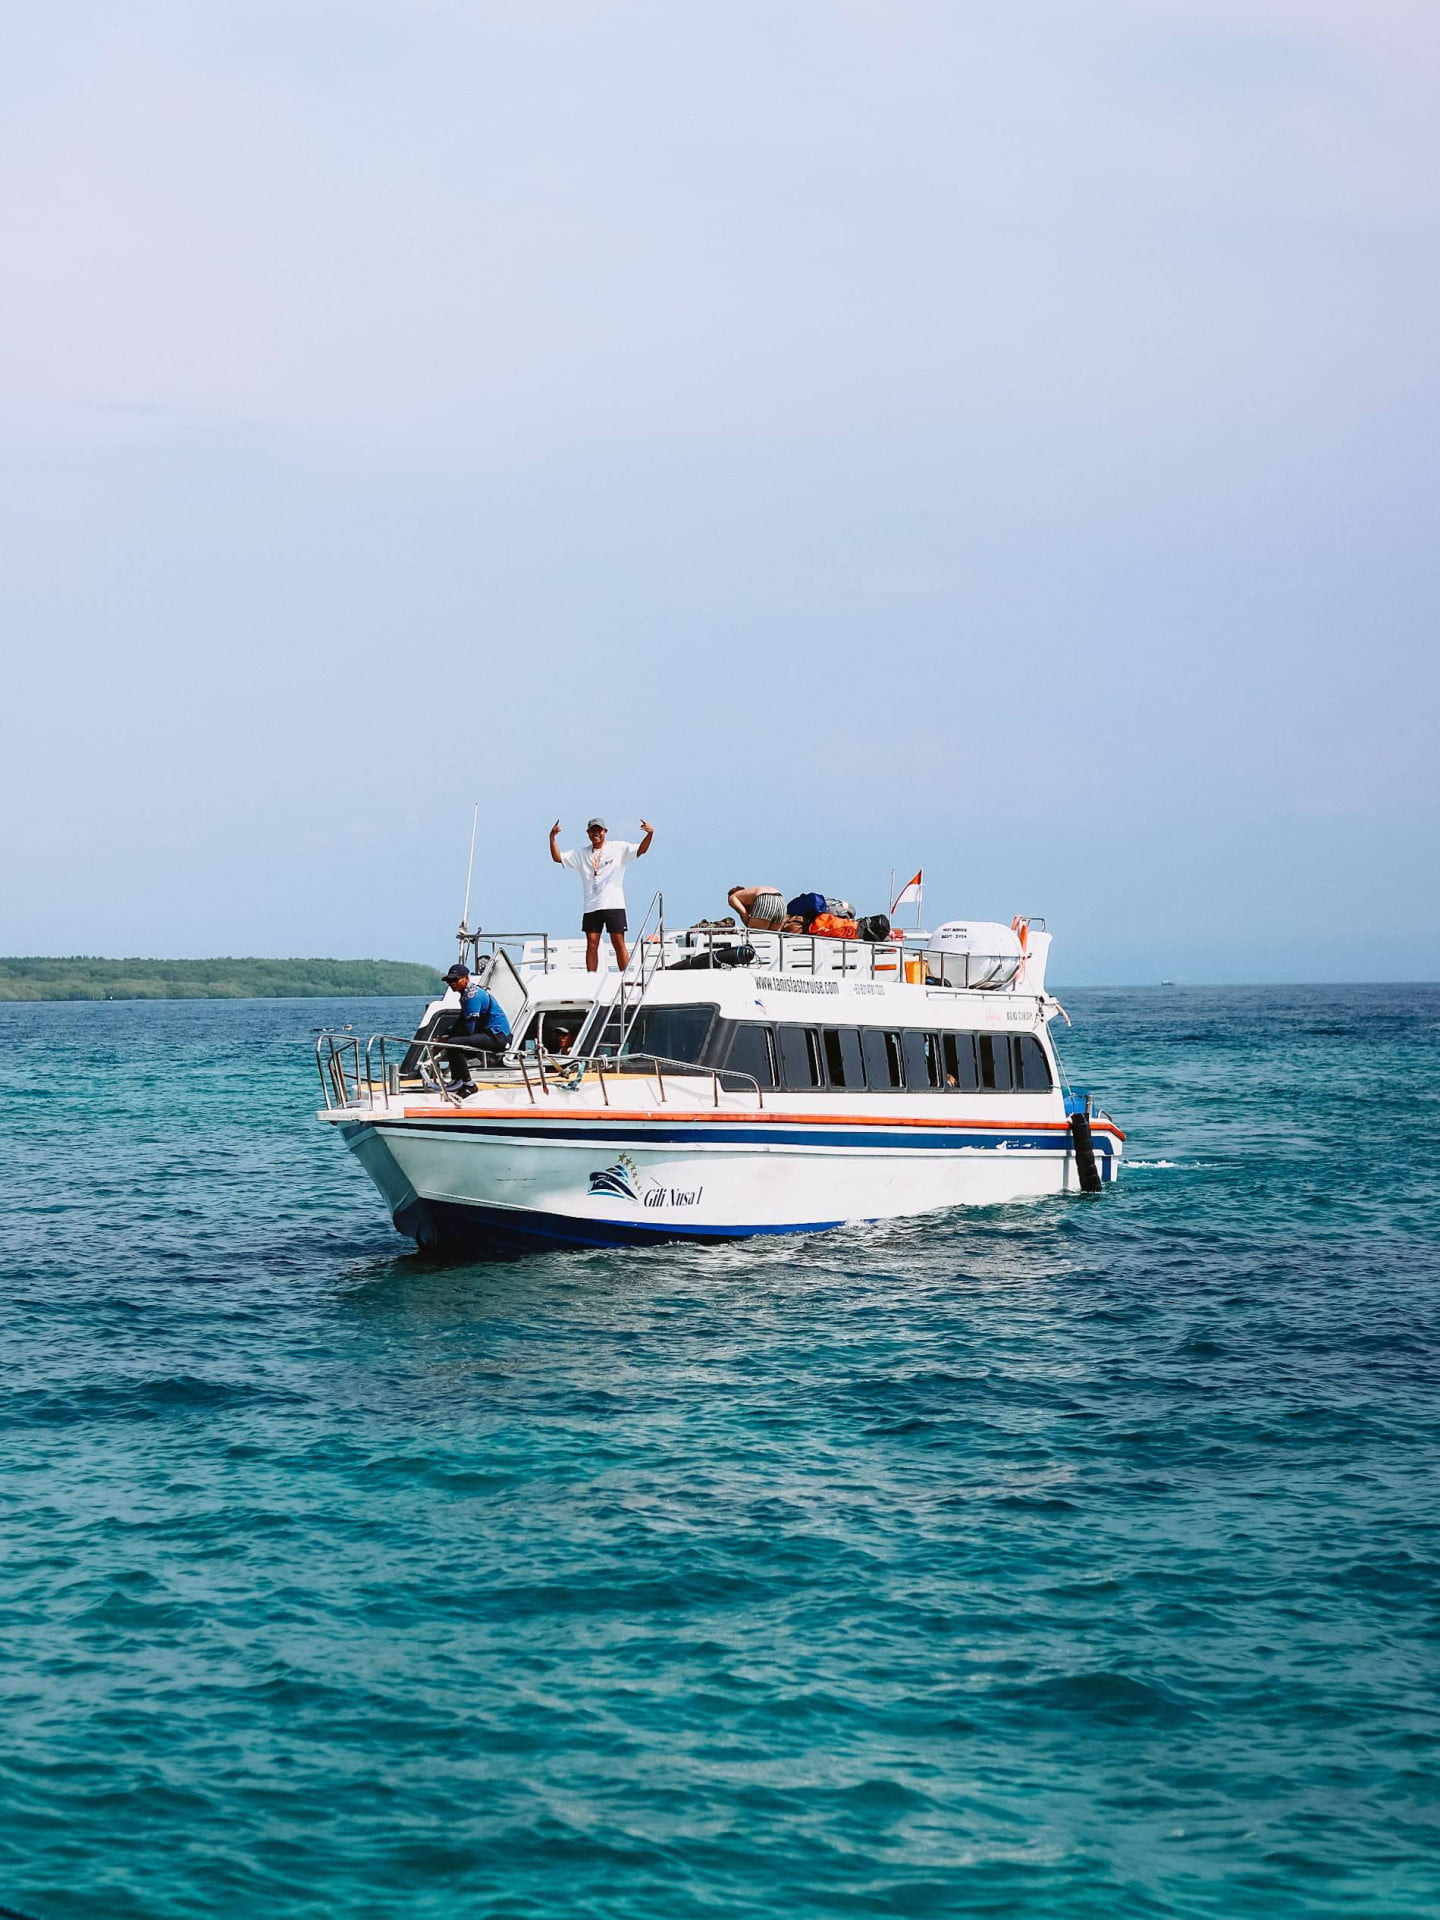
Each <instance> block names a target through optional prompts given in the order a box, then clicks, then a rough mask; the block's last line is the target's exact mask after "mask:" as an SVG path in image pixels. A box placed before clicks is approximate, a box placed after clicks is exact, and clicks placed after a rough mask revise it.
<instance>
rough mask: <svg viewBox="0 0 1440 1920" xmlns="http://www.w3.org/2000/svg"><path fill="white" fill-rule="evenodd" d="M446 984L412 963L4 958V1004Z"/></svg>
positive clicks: (0, 965)
mask: <svg viewBox="0 0 1440 1920" xmlns="http://www.w3.org/2000/svg"><path fill="white" fill-rule="evenodd" d="M441 984H442V983H441V978H440V970H439V968H438V967H429V966H425V965H423V964H421V963H420V962H417V961H411V960H256V959H220V960H105V959H99V958H96V957H94V956H92V955H90V954H70V955H68V956H66V957H64V958H58V959H50V958H43V957H37V956H32V957H28V958H25V957H22V958H14V959H3V958H0V1001H3V1000H310V999H316V1000H320V999H334V998H340V997H342V996H352V995H353V996H361V995H364V996H367V997H370V996H375V997H379V996H382V995H387V994H408V995H423V996H425V997H427V998H428V997H431V996H433V995H434V994H436V993H438V992H439V991H440V989H441Z"/></svg>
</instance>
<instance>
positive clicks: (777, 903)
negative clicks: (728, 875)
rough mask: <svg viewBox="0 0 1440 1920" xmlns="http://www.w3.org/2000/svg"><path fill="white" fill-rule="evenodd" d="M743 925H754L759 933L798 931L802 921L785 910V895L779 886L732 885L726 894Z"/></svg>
mask: <svg viewBox="0 0 1440 1920" xmlns="http://www.w3.org/2000/svg"><path fill="white" fill-rule="evenodd" d="M725 897H726V899H727V900H728V901H729V903H730V909H731V911H732V912H733V913H736V914H738V915H739V918H740V924H741V926H742V927H754V928H755V929H756V931H757V932H759V933H798V932H799V931H800V922H799V920H797V919H796V918H795V916H794V915H793V914H787V913H786V911H785V897H784V895H783V894H782V893H781V891H780V889H779V888H778V887H731V889H730V891H729V893H728V894H727V895H726V896H725Z"/></svg>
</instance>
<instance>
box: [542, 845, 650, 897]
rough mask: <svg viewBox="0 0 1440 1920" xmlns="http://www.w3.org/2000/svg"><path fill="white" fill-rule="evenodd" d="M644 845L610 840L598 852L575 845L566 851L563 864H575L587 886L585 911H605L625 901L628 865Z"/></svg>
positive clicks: (569, 865)
mask: <svg viewBox="0 0 1440 1920" xmlns="http://www.w3.org/2000/svg"><path fill="white" fill-rule="evenodd" d="M639 851H640V849H639V848H638V847H637V846H636V845H635V842H634V841H633V840H607V841H606V842H605V844H604V846H603V847H601V849H600V851H599V852H598V853H597V852H596V851H595V849H594V848H593V847H590V846H585V847H572V848H571V850H570V851H569V853H562V854H561V856H560V864H561V866H562V867H572V868H573V869H574V871H575V872H576V873H578V874H579V876H580V884H581V886H582V887H584V889H585V908H584V910H585V912H586V913H604V912H605V911H606V909H607V908H609V907H623V906H624V904H625V869H626V867H628V866H629V864H630V862H631V861H632V860H633V859H634V858H635V856H636V854H638V853H639Z"/></svg>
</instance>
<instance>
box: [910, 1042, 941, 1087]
mask: <svg viewBox="0 0 1440 1920" xmlns="http://www.w3.org/2000/svg"><path fill="white" fill-rule="evenodd" d="M901 1037H902V1042H903V1045H904V1050H905V1084H906V1086H907V1087H909V1088H910V1089H911V1090H912V1091H913V1092H917V1093H919V1092H923V1091H924V1090H925V1088H927V1087H938V1086H939V1084H940V1049H939V1048H938V1046H937V1045H936V1043H935V1036H934V1034H933V1033H916V1032H914V1031H913V1030H911V1031H908V1032H906V1033H905V1034H903V1035H902V1036H901Z"/></svg>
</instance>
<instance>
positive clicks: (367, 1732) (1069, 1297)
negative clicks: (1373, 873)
mask: <svg viewBox="0 0 1440 1920" xmlns="http://www.w3.org/2000/svg"><path fill="white" fill-rule="evenodd" d="M1062 998H1063V999H1064V1000H1065V1003H1066V1006H1067V1008H1068V1010H1069V1012H1070V1014H1071V1016H1072V1018H1073V1021H1074V1026H1073V1029H1072V1030H1071V1031H1069V1032H1068V1033H1065V1032H1062V1034H1061V1036H1060V1044H1061V1049H1062V1056H1063V1058H1064V1060H1065V1062H1066V1065H1067V1068H1068V1070H1069V1073H1070V1076H1071V1078H1072V1079H1073V1080H1074V1081H1075V1082H1076V1083H1077V1084H1079V1085H1083V1086H1086V1087H1089V1088H1091V1089H1093V1091H1094V1093H1095V1095H1096V1097H1097V1099H1099V1100H1100V1101H1101V1103H1102V1104H1104V1105H1105V1106H1106V1107H1108V1108H1109V1109H1110V1111H1111V1112H1112V1113H1113V1114H1114V1115H1115V1117H1116V1119H1117V1120H1118V1121H1119V1123H1120V1124H1121V1125H1122V1126H1123V1127H1124V1128H1125V1130H1126V1132H1127V1133H1128V1136H1129V1145H1128V1153H1129V1156H1130V1157H1129V1160H1128V1164H1127V1166H1126V1169H1125V1172H1124V1174H1123V1177H1122V1180H1121V1182H1120V1184H1119V1186H1118V1187H1116V1188H1114V1189H1108V1190H1106V1191H1105V1192H1104V1193H1102V1194H1100V1195H1097V1196H1074V1197H1070V1198H1065V1199H1056V1200H1053V1201H1047V1202H1043V1203H1039V1204H1034V1203H1031V1204H1026V1205H1017V1206H1008V1207H997V1208H989V1209H978V1210H974V1211H964V1210H956V1211H953V1212H949V1213H945V1214H940V1215H935V1216H931V1217H927V1218H924V1219H918V1220H911V1221H908V1222H905V1223H902V1224H898V1225H895V1224H892V1225H886V1226H878V1227H864V1226H857V1227H852V1228H846V1229H843V1230H840V1231H838V1232H834V1233H829V1234H824V1235H816V1236H814V1237H810V1238H796V1239H793V1240H775V1241H764V1242H758V1243H755V1244H752V1245H741V1246H736V1247H730V1248H720V1249H703V1248H701V1249H696V1248H693V1247H684V1246H681V1247H656V1248H654V1249H645V1250H643V1251H636V1252H631V1251H627V1252H624V1253H588V1252H579V1253H567V1254H559V1255H544V1256H534V1257H531V1258H529V1259H525V1260H521V1261H516V1262H511V1263H509V1264H487V1263H483V1262H479V1263H477V1262H466V1261H463V1260H454V1259H451V1260H443V1259H439V1258H436V1257H433V1256H426V1255H420V1254H417V1253H416V1252H414V1251H412V1250H410V1248H409V1246H408V1243H407V1242H404V1241H402V1240H401V1239H399V1238H398V1237H397V1236H396V1235H395V1233H394V1231H393V1229H392V1228H391V1226H390V1224H389V1221H388V1218H387V1216H386V1214H385V1211H384V1209H383V1207H382V1205H381V1203H380V1200H379V1198H378V1196H377V1195H376V1193H375V1192H374V1191H373V1189H372V1188H371V1186H370V1185H369V1183H368V1181H367V1180H366V1178H365V1177H364V1175H363V1174H362V1173H361V1171H360V1169H359V1167H358V1166H357V1165H356V1164H355V1162H354V1161H353V1160H352V1159H351V1157H350V1156H349V1155H348V1154H347V1153H346V1151H345V1150H344V1148H343V1146H342V1144H341V1142H340V1141H339V1140H338V1139H337V1138H336V1137H335V1135H334V1134H333V1133H332V1132H331V1131H330V1130H329V1129H328V1128H324V1127H321V1126H319V1125H317V1124H316V1123H315V1120H314V1118H313V1112H314V1109H315V1107H316V1106H317V1104H318V1102H319V1084H318V1081H317V1078H316V1073H315V1067H314V1060H313V1053H312V1048H313V1033H314V1029H316V1028H318V1027H321V1026H323V1025H326V1024H331V1023H333V1024H341V1023H345V1022H350V1023H353V1025H354V1026H355V1028H356V1029H357V1030H358V1031H367V1032H368V1031H371V1030H375V1029H382V1030H389V1031H392V1032H393V1031H403V1030H405V1029H406V1027H407V1023H408V1022H411V1021H412V1020H413V1018H414V1016H415V1014H416V1012H417V1011H418V1003H417V1004H416V1005H412V1004H410V1003H408V1002H402V1001H395V1000H386V1001H374V1002H360V1001H355V1000H344V1001H333V1002H330V1001H313V1000H312V1001H273V1000H272V1001H239V1002H219V1001H192V1002H162V1003H126V1004H115V1003H95V1004H65V1005H24V1006H17V1005H6V1006H3V1007H0V1077H3V1089H0V1095H3V1097H0V1116H3V1117H0V1135H3V1138H0V1156H3V1158H0V1195H3V1218H0V1273H3V1316H0V1341H3V1376H0V1379H3V1401H0V1420H3V1426H0V1905H3V1906H4V1907H6V1908H8V1909H13V1910H14V1911H16V1912H19V1913H22V1914H25V1915H29V1916H33V1920H81V1917H82V1916H83V1917H85V1920H102V1917H103V1920H131V1917H132V1916H133V1920H182V1916H184V1917H188V1916H201V1915H204V1916H210V1915H225V1916H232V1915H240V1914H263V1915H265V1916H267V1920H301V1917H302V1916H304V1917H305V1920H310V1917H312V1916H313V1917H314V1920H321V1917H322V1916H323V1920H362V1917H363V1920H382V1917H388V1916H405V1920H429V1917H430V1916H434V1917H435V1920H440V1917H441V1916H444V1920H455V1917H456V1916H460V1917H461V1920H469V1917H471V1916H473V1917H474V1920H482V1917H483V1920H490V1917H491V1916H494V1917H495V1920H500V1917H501V1916H504V1917H505V1920H532V1917H536V1920H539V1917H543V1920H550V1917H551V1916H555V1917H556V1920H559V1917H561V1916H563V1920H586V1917H588V1916H594V1917H595V1920H702V1916H705V1917H709V1916H714V1917H716V1920H720V1917H724V1920H734V1917H736V1916H752V1915H753V1916H760V1915H765V1916H776V1915H783V1916H786V1920H817V1917H818V1916H867V1917H868V1916H872V1915H874V1916H880V1915H911V1916H942V1915H976V1916H1006V1917H1010V1916H1015V1917H1017V1920H1028V1917H1029V1916H1035V1917H1036V1920H1039V1916H1063V1917H1064V1920H1087V1917H1088V1916H1106V1920H1113V1917H1114V1916H1123V1917H1124V1920H1131V1917H1141V1916H1150V1915H1166V1916H1170V1915H1174V1916H1206V1917H1207V1920H1209V1917H1211V1916H1214V1917H1215V1920H1219V1917H1221V1916H1223V1917H1224V1920H1247V1917H1248V1916H1251V1915H1254V1916H1264V1917H1265V1920H1284V1917H1286V1916H1300V1915H1305V1916H1339V1915H1354V1916H1363V1917H1364V1920H1386V1917H1387V1916H1393V1917H1394V1920H1400V1916H1405V1917H1406V1920H1409V1917H1410V1916H1427V1917H1433V1916H1434V1915H1436V1914H1437V1913H1440V1691H1437V1681H1440V1366H1437V1362H1440V1105H1437V1102H1440V1072H1437V1068H1440V1047H1437V1039H1440V987H1437V986H1434V985H1426V986H1346V987H1323V986H1305V987H1265V988H1238V987H1237V988H1229V989H1224V990H1208V989H1201V988H1196V987H1175V988H1160V987H1152V988H1145V989H1140V988H1134V989H1126V990H1120V989H1115V990H1098V989H1091V990H1087V991H1078V990H1077V991H1075V992H1074V993H1072V994H1064V993H1062Z"/></svg>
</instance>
